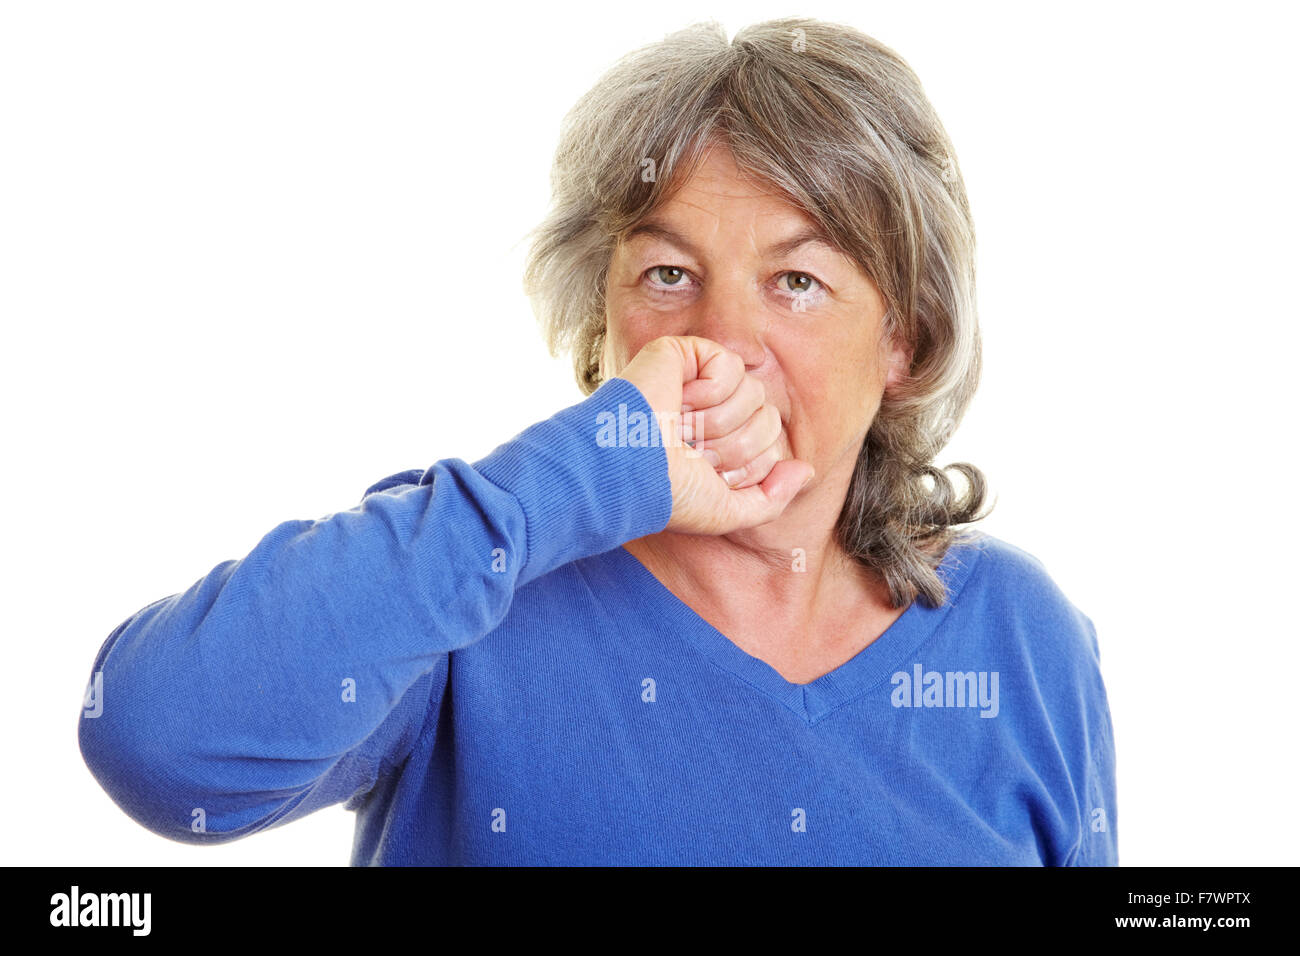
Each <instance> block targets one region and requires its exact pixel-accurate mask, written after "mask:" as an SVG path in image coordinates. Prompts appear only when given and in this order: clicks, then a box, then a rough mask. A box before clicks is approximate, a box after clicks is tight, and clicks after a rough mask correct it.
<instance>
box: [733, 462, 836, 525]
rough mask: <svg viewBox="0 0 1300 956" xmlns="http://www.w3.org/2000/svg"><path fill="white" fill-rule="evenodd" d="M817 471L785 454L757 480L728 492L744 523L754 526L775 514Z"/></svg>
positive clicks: (785, 505) (778, 513) (781, 509)
mask: <svg viewBox="0 0 1300 956" xmlns="http://www.w3.org/2000/svg"><path fill="white" fill-rule="evenodd" d="M815 474H816V471H815V470H814V469H813V466H812V465H810V464H808V463H807V462H806V461H801V460H800V459H798V458H787V459H786V460H784V461H779V462H777V463H776V464H775V465H773V466H772V470H771V471H770V472H768V474H767V477H766V478H764V479H763V480H762V481H761V482H760V483H759V484H757V485H752V486H750V487H749V488H741V489H740V490H739V491H732V492H730V493H729V494H730V495H731V496H732V499H733V501H735V508H736V511H737V517H738V518H740V520H741V521H742V522H743V526H744V527H754V526H756V525H760V524H766V523H767V522H769V521H771V520H773V519H774V518H776V517H778V516H779V515H780V514H781V512H783V511H785V509H786V507H787V506H788V505H789V504H790V502H791V501H793V500H794V498H795V495H797V494H799V492H801V491H802V490H803V489H804V488H805V487H806V486H807V485H808V483H809V482H810V481H812V479H813V476H814V475H815Z"/></svg>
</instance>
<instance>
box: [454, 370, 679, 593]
mask: <svg viewBox="0 0 1300 956" xmlns="http://www.w3.org/2000/svg"><path fill="white" fill-rule="evenodd" d="M473 467H474V470H475V471H477V472H478V473H479V474H480V475H482V476H483V477H484V478H487V479H488V480H489V481H491V482H492V483H493V484H494V485H496V486H497V487H499V488H502V489H504V490H505V491H508V492H510V493H511V494H512V495H514V497H515V498H516V499H517V500H518V502H519V505H520V507H521V508H522V509H523V512H524V519H525V526H526V529H527V530H526V538H527V540H526V547H525V551H526V555H525V558H524V562H523V565H522V567H521V568H520V572H519V578H518V581H517V582H516V586H519V585H523V584H526V583H527V582H528V581H531V580H533V579H535V578H538V577H541V576H542V575H543V574H546V573H547V572H549V571H552V570H554V569H555V568H557V567H560V566H561V565H564V564H568V563H569V562H570V561H576V560H578V559H580V558H585V557H589V556H591V555H593V554H600V553H602V552H605V551H609V550H610V549H611V548H616V547H618V546H619V545H621V544H623V543H624V542H625V541H631V540H633V539H635V538H640V537H643V536H644V535H647V534H654V533H655V532H658V531H662V530H663V529H664V527H665V526H667V524H668V518H669V516H670V515H671V514H672V508H673V495H672V484H671V483H670V482H669V480H668V457H667V453H666V452H665V450H664V448H663V447H662V442H661V438H660V433H659V426H658V423H657V422H656V420H655V416H654V412H653V410H652V409H651V408H650V405H649V403H648V402H647V401H646V399H645V396H643V395H642V394H641V391H640V389H638V388H637V387H636V386H635V385H633V384H632V383H631V382H629V381H627V380H626V379H621V378H614V379H610V380H609V381H607V382H605V383H604V384H603V385H601V387H600V388H599V389H597V390H596V391H595V392H593V393H592V394H591V395H590V396H588V397H587V398H586V399H585V400H584V401H581V402H579V403H578V404H576V405H571V406H570V407H568V408H566V409H563V410H561V411H559V412H557V413H556V414H555V415H553V416H551V417H550V418H548V419H546V420H545V421H542V422H538V423H537V424H536V425H533V426H531V427H529V428H527V429H525V430H524V431H523V432H521V433H520V434H519V435H517V436H515V437H514V438H513V439H511V440H510V441H508V442H506V443H505V444H503V445H500V446H498V447H497V448H496V450H494V451H493V452H492V453H491V454H489V455H488V456H487V457H486V458H483V459H481V460H479V461H477V462H475V463H474V465H473Z"/></svg>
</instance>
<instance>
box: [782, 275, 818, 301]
mask: <svg viewBox="0 0 1300 956" xmlns="http://www.w3.org/2000/svg"><path fill="white" fill-rule="evenodd" d="M787 280H789V281H787ZM776 284H777V286H778V287H779V288H780V289H781V291H782V292H784V293H787V294H790V293H793V294H794V295H807V294H809V293H812V292H816V291H818V290H819V289H821V287H822V284H821V283H820V282H818V281H817V280H816V279H815V278H813V277H812V276H810V275H809V274H808V273H806V272H783V273H781V277H780V278H779V279H777V282H776Z"/></svg>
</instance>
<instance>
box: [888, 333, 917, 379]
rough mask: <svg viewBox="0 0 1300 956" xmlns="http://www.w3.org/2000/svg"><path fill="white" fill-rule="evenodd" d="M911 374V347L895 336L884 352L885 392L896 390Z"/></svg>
mask: <svg viewBox="0 0 1300 956" xmlns="http://www.w3.org/2000/svg"><path fill="white" fill-rule="evenodd" d="M911 374H912V346H911V344H910V343H908V342H905V341H903V339H902V338H900V337H897V336H896V337H894V338H893V339H891V340H890V344H889V346H888V347H887V348H886V350H885V391H886V392H888V391H890V390H891V389H894V388H897V387H898V386H899V385H901V384H902V383H903V382H905V381H906V380H907V378H908V376H910V375H911Z"/></svg>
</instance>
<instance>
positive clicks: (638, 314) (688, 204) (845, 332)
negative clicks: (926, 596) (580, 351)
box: [602, 147, 910, 490]
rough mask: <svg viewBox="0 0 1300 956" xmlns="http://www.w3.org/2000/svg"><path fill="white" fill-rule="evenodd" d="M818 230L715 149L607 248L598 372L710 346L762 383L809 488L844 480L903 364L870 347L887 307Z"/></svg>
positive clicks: (901, 356)
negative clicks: (698, 344) (661, 351)
mask: <svg viewBox="0 0 1300 956" xmlns="http://www.w3.org/2000/svg"><path fill="white" fill-rule="evenodd" d="M816 231H817V230H816V227H815V225H814V223H813V221H812V220H811V219H809V218H808V217H807V216H806V215H804V213H803V212H802V211H800V210H799V209H798V208H797V207H794V206H791V205H790V204H788V203H787V202H786V201H785V200H784V199H783V198H782V197H780V196H779V195H777V194H774V193H772V192H769V191H767V190H765V189H764V188H762V187H761V186H759V185H757V184H755V183H753V182H752V181H750V180H746V179H743V178H742V174H741V172H740V170H739V169H738V168H737V166H736V164H735V160H734V159H733V157H732V155H731V152H730V150H728V149H726V148H725V147H716V148H714V149H713V150H712V152H711V153H710V154H709V156H708V158H707V160H706V161H705V163H704V164H703V165H702V166H701V167H700V168H699V169H698V170H697V171H696V173H695V175H694V176H693V177H692V178H691V179H690V180H688V181H687V182H686V183H685V184H684V185H683V187H682V188H681V189H680V190H679V191H678V192H677V193H676V194H675V195H674V196H673V198H672V199H670V200H669V201H668V202H666V203H664V204H663V205H662V206H660V208H659V209H658V210H656V211H655V212H654V213H653V214H652V215H651V216H650V217H648V218H647V219H646V220H645V221H644V222H643V223H641V224H640V225H639V226H638V227H637V228H636V229H634V230H633V231H632V233H631V234H630V235H629V236H628V237H627V238H626V239H625V240H624V242H623V243H621V244H620V245H619V246H618V248H617V249H616V250H615V252H614V255H613V258H612V260H611V263H610V270H609V279H608V285H607V288H606V335H605V351H604V356H603V359H602V365H603V368H602V371H603V373H604V377H605V378H610V377H613V376H615V375H617V374H618V372H619V371H620V370H621V369H622V368H623V366H625V365H626V364H627V363H628V362H629V361H631V359H632V358H633V357H634V356H635V355H636V354H637V352H639V351H640V349H641V347H642V346H643V345H645V344H646V343H647V342H649V341H650V340H651V339H654V338H657V337H658V336H661V335H696V336H701V337H703V338H707V339H712V340H713V341H715V342H717V343H719V344H720V345H723V346H725V347H727V348H728V349H730V350H731V351H733V352H736V353H737V354H738V355H740V356H741V358H743V359H744V361H745V364H746V367H747V370H748V371H749V372H750V373H752V374H753V375H755V376H756V377H757V378H759V379H760V380H761V381H762V382H763V384H764V386H765V387H766V388H767V396H768V401H769V402H771V403H772V404H774V405H775V406H776V408H777V410H778V411H779V412H780V413H781V421H782V424H783V426H784V437H785V439H786V441H787V443H788V445H789V449H790V452H791V453H792V454H793V455H794V457H797V458H800V459H802V460H803V461H806V462H808V463H809V464H811V465H812V466H813V467H814V468H815V469H816V470H817V477H816V478H815V479H814V481H815V482H816V483H818V484H821V483H823V482H827V481H831V480H833V479H834V478H839V479H840V480H842V481H843V482H844V483H847V481H848V478H849V477H850V476H851V475H852V469H853V465H854V463H855V461H856V459H857V455H858V451H859V449H860V448H861V446H862V441H863V439H864V438H865V437H866V433H867V429H868V428H869V427H870V425H871V421H872V419H873V418H874V417H875V414H876V411H877V409H878V408H879V406H880V399H881V395H882V394H883V391H884V389H885V388H886V387H887V386H889V385H892V384H894V383H895V382H897V381H899V380H900V379H901V377H902V376H903V375H905V374H906V373H907V370H908V362H909V358H910V357H909V355H908V354H907V353H906V352H905V351H904V350H903V349H901V348H898V347H894V346H890V347H885V346H882V344H881V319H882V317H883V315H884V313H885V309H886V305H885V301H884V299H883V297H882V296H881V294H880V290H879V289H878V288H877V286H876V284H875V282H873V281H872V280H871V278H870V277H868V276H867V275H866V274H865V273H863V272H862V270H861V269H859V268H858V267H857V266H856V265H855V264H854V263H853V262H852V261H851V260H850V259H848V258H847V257H846V256H844V255H842V254H841V253H839V252H837V251H836V250H835V249H834V248H832V247H831V246H830V245H829V244H828V243H827V242H824V241H821V240H818V239H816V238H814V236H815V234H816ZM665 411H667V410H665ZM673 411H676V410H675V409H673ZM810 490H811V486H810Z"/></svg>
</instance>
